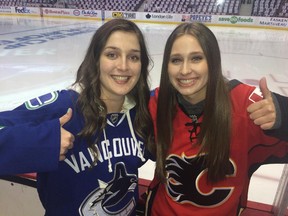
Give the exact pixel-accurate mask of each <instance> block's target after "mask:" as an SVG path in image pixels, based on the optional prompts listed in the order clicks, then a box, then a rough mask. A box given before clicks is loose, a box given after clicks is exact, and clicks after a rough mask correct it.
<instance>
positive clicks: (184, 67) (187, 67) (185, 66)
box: [181, 61, 191, 75]
mask: <svg viewBox="0 0 288 216" xmlns="http://www.w3.org/2000/svg"><path fill="white" fill-rule="evenodd" d="M190 72H191V68H190V64H189V62H188V61H184V62H183V64H182V67H181V74H183V75H186V74H189V73H190Z"/></svg>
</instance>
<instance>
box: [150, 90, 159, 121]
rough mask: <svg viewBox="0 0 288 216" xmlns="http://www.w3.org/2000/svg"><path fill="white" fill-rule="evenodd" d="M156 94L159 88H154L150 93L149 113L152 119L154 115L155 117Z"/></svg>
mask: <svg viewBox="0 0 288 216" xmlns="http://www.w3.org/2000/svg"><path fill="white" fill-rule="evenodd" d="M158 94H159V88H155V89H153V90H152V91H151V92H150V101H149V111H150V113H151V115H152V118H153V116H154V115H156V112H157V101H158Z"/></svg>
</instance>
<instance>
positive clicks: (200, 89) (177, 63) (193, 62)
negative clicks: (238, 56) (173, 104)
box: [168, 34, 208, 104]
mask: <svg viewBox="0 0 288 216" xmlns="http://www.w3.org/2000/svg"><path fill="white" fill-rule="evenodd" d="M168 74H169V79H170V82H171V83H172V85H173V86H174V88H175V89H176V90H177V91H178V92H179V93H180V94H181V95H183V97H184V98H185V99H186V100H187V101H189V102H190V103H192V104H196V103H198V102H200V101H202V100H203V99H205V94H206V88H207V81H208V64H207V60H206V57H205V55H204V53H203V50H202V48H201V46H200V44H199V43H198V41H197V39H196V38H195V37H193V36H191V35H187V34H185V35H183V36H180V37H179V38H177V39H176V40H175V41H174V44H173V46H172V50H171V55H170V59H169V63H168Z"/></svg>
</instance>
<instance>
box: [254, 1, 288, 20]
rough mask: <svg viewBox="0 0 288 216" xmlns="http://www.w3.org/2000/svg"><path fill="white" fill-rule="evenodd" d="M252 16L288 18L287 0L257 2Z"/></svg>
mask: <svg viewBox="0 0 288 216" xmlns="http://www.w3.org/2000/svg"><path fill="white" fill-rule="evenodd" d="M251 15H252V16H264V17H288V2H287V1H286V0H272V1H271V0H255V1H254V3H253V7H252V14H251Z"/></svg>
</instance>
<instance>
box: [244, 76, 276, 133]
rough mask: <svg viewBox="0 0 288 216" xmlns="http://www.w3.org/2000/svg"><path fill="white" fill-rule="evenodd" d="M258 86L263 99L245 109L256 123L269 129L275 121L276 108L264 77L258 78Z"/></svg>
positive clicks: (264, 128)
mask: <svg viewBox="0 0 288 216" xmlns="http://www.w3.org/2000/svg"><path fill="white" fill-rule="evenodd" d="M259 88H260V90H261V92H262V95H263V99H262V100H260V101H257V102H255V103H253V104H251V105H249V106H248V108H247V111H248V113H249V117H250V119H252V120H253V121H254V123H255V124H256V125H259V126H260V127H261V128H262V129H263V130H269V129H271V128H272V127H273V125H274V124H275V121H276V108H275V105H274V102H273V98H272V94H271V92H270V90H269V89H268V86H267V82H266V78H265V77H263V78H261V79H260V81H259Z"/></svg>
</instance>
